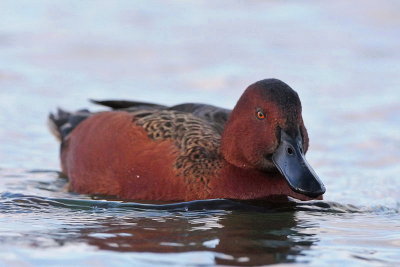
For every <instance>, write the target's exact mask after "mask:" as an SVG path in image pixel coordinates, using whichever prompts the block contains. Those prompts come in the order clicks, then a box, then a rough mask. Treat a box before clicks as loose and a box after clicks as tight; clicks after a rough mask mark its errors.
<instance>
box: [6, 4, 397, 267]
mask: <svg viewBox="0 0 400 267" xmlns="http://www.w3.org/2000/svg"><path fill="white" fill-rule="evenodd" d="M399 11H400V2H398V1H391V0H382V1H372V0H362V1H361V0H356V1H351V2H349V1H345V0H338V1H329V2H328V1H303V0H302V1H97V2H95V1H50V0H49V1H13V0H2V1H0V18H1V19H0V266H21V265H24V266H45V265H57V266H77V265H96V266H109V265H113V266H114V265H115V266H123V265H128V264H130V265H149V266H155V265H166V264H173V265H213V264H232V265H265V264H272V263H286V262H290V263H294V264H299V265H302V264H304V263H307V264H312V265H315V266H321V265H349V264H354V265H378V266H379V265H384V266H387V265H399V264H400V214H399V211H400V189H399V188H400V179H399V173H400V164H399V163H400V50H399V47H400V17H399V16H398V14H399ZM269 77H276V78H280V79H282V80H283V81H285V82H287V83H288V84H289V85H291V86H292V87H293V88H294V89H295V90H297V92H298V93H299V95H300V97H301V100H302V103H303V113H304V114H303V116H304V120H305V123H306V126H307V128H308V131H309V134H310V139H311V146H310V151H309V153H308V155H307V158H308V160H309V162H310V163H311V164H312V165H313V167H314V169H315V170H316V171H317V173H318V174H319V176H320V177H321V178H322V180H323V181H324V183H325V185H326V187H327V193H326V195H325V200H324V201H317V202H311V203H297V204H296V203H289V204H285V205H270V204H266V203H264V204H260V203H235V202H232V201H224V200H215V201H209V202H194V203H178V204H169V206H168V205H167V206H163V205H162V203H152V204H149V203H120V202H118V201H105V200H102V199H93V198H91V197H90V196H84V195H78V194H74V193H70V192H68V191H67V190H66V183H67V181H66V180H65V179H64V178H60V177H59V173H58V172H57V171H59V159H58V144H57V142H56V141H55V139H54V138H53V137H52V136H51V135H50V134H49V133H48V130H47V128H46V116H47V114H48V112H50V111H53V110H55V108H56V107H57V106H61V107H63V108H66V109H70V110H74V109H79V108H82V107H89V108H91V109H94V110H96V109H98V107H95V106H93V105H91V104H89V103H88V102H87V99H88V98H94V99H106V98H113V99H115V98H117V99H118V98H126V99H133V100H144V101H153V102H157V103H162V104H176V103H182V102H188V101H191V102H193V101H194V102H207V103H211V104H215V105H219V106H223V107H227V108H231V107H232V106H233V105H234V104H235V101H236V100H237V99H238V98H239V96H240V95H241V93H242V91H243V89H244V88H245V87H246V86H247V85H249V84H250V83H252V82H254V81H257V80H260V79H263V78H269ZM145 204H146V205H145Z"/></svg>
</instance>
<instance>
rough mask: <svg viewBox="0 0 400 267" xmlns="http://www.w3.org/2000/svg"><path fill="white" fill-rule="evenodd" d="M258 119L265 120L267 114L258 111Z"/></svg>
mask: <svg viewBox="0 0 400 267" xmlns="http://www.w3.org/2000/svg"><path fill="white" fill-rule="evenodd" d="M257 118H258V119H260V120H263V119H265V114H264V113H263V112H262V111H257Z"/></svg>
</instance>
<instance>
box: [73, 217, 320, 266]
mask: <svg viewBox="0 0 400 267" xmlns="http://www.w3.org/2000/svg"><path fill="white" fill-rule="evenodd" d="M98 222H99V224H98V225H96V226H95V227H92V226H90V225H88V227H86V228H83V229H82V230H81V231H80V238H79V239H83V240H84V241H85V242H86V243H88V244H90V245H93V246H96V247H98V248H99V249H102V250H111V251H119V252H153V253H182V252H193V251H203V252H204V251H210V252H214V253H215V254H214V255H213V257H214V261H215V263H216V264H234V265H262V264H272V263H281V262H294V261H296V256H298V255H301V254H302V253H303V251H306V250H309V249H310V247H311V246H312V245H313V244H314V242H316V241H317V239H316V237H315V235H313V234H310V233H303V231H302V230H303V228H304V225H306V224H307V222H306V221H304V220H302V219H299V218H297V216H296V212H293V211H287V212H248V211H240V210H239V211H207V212H185V213H176V212H173V213H170V212H165V213H158V212H157V213H156V215H155V216H149V214H148V212H146V213H143V214H140V212H138V214H136V212H135V214H130V215H129V217H127V216H126V215H123V218H120V216H116V217H115V218H112V219H110V218H107V219H104V220H99V221H98ZM313 227H315V226H314V225H313ZM176 256H177V257H179V255H176ZM155 257H156V255H155Z"/></svg>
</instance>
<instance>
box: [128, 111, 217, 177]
mask: <svg viewBox="0 0 400 267" xmlns="http://www.w3.org/2000/svg"><path fill="white" fill-rule="evenodd" d="M132 114H133V115H134V116H135V119H134V123H136V124H137V125H139V126H141V127H143V129H144V130H145V131H146V132H147V133H148V137H149V138H151V139H153V140H156V141H158V140H160V141H161V140H166V139H169V140H173V141H174V144H175V145H176V146H177V148H178V149H179V150H180V151H181V154H180V155H179V156H178V158H177V160H176V163H175V166H174V167H175V169H176V171H177V175H181V176H184V177H185V178H186V179H185V180H186V182H187V183H196V182H198V181H199V180H200V181H201V182H202V183H204V184H207V183H208V177H210V176H212V175H214V174H216V172H218V170H219V169H221V165H222V158H221V155H220V152H219V147H220V141H221V135H220V134H219V133H218V132H217V131H216V129H215V128H214V127H213V126H212V125H210V123H208V122H207V121H205V120H203V119H201V118H199V117H196V116H194V115H192V114H190V113H186V112H179V111H171V110H146V111H143V110H138V111H133V112H132ZM193 178H194V179H193Z"/></svg>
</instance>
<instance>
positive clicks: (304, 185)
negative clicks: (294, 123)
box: [272, 130, 325, 197]
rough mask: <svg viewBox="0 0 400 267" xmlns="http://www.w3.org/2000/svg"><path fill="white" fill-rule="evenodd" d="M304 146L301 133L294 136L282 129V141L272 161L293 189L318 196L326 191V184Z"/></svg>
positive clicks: (307, 194) (311, 195) (310, 195)
mask: <svg viewBox="0 0 400 267" xmlns="http://www.w3.org/2000/svg"><path fill="white" fill-rule="evenodd" d="M302 147H303V146H302V140H301V137H300V135H299V134H298V135H297V137H296V138H293V137H291V136H289V135H288V134H287V133H286V132H285V131H284V130H281V142H280V145H279V147H278V149H277V150H276V151H275V153H274V154H273V155H272V161H273V162H274V164H275V166H276V167H277V168H278V170H279V171H280V172H281V174H282V175H283V176H284V177H285V178H286V181H287V182H288V183H289V186H290V188H292V190H293V191H295V192H297V193H300V194H303V195H306V196H309V197H317V196H320V195H322V194H324V193H325V186H324V184H323V183H322V182H321V181H320V180H319V178H318V175H317V174H316V173H315V172H314V170H313V169H312V168H311V166H310V165H309V164H308V162H307V160H306V158H305V156H304V151H303V148H302Z"/></svg>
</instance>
